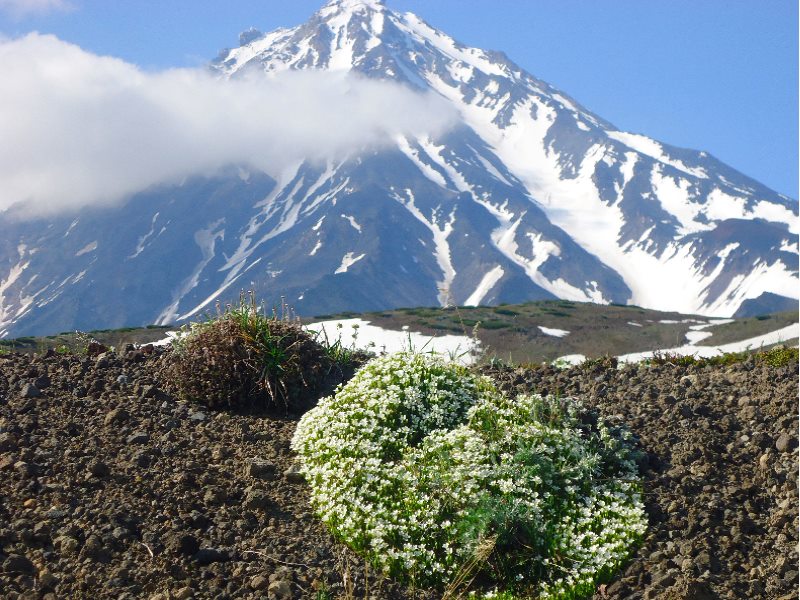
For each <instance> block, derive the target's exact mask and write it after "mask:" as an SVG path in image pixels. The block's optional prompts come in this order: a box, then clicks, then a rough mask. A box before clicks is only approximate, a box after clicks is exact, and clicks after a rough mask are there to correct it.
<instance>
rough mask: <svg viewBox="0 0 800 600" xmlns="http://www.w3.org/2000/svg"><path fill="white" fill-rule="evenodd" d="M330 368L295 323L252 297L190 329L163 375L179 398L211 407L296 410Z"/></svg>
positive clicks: (311, 396) (325, 357)
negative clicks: (262, 307) (269, 311)
mask: <svg viewBox="0 0 800 600" xmlns="http://www.w3.org/2000/svg"><path fill="white" fill-rule="evenodd" d="M331 364H332V361H331V359H330V358H329V357H328V355H327V354H326V352H325V349H324V348H323V347H322V346H321V345H320V344H319V343H318V342H317V341H315V340H314V339H313V338H312V337H311V336H310V335H309V334H308V333H306V332H305V331H304V330H303V328H302V326H301V325H300V324H299V323H298V322H297V321H294V320H291V319H290V318H284V316H283V315H282V316H280V317H279V316H278V315H276V314H274V313H273V315H272V316H267V315H265V314H264V312H263V311H262V310H260V309H259V307H258V305H257V303H256V300H255V296H254V295H253V294H252V293H251V294H250V295H249V297H245V296H244V295H242V297H241V298H240V300H239V304H238V305H229V306H227V307H225V309H224V310H221V311H219V314H218V315H217V316H216V317H213V318H210V319H208V320H207V321H206V322H202V323H195V324H192V325H191V326H190V327H189V328H188V331H187V332H186V335H184V336H183V337H182V338H180V340H179V341H178V342H177V343H176V344H175V345H174V351H173V353H172V355H171V357H170V361H169V365H168V367H167V370H168V373H169V376H170V377H169V378H170V380H171V381H173V382H174V383H173V385H174V387H175V388H176V391H177V392H178V394H179V395H180V396H181V397H182V398H185V399H187V400H190V401H195V402H201V403H203V404H205V405H207V406H209V407H211V408H224V407H234V406H243V405H262V406H266V407H271V408H278V407H279V408H284V409H298V408H301V407H303V406H305V405H306V404H308V403H310V402H311V401H313V400H315V399H316V397H317V392H318V390H319V388H320V387H321V386H322V384H323V382H324V380H325V378H326V376H327V374H328V373H329V371H330V367H331Z"/></svg>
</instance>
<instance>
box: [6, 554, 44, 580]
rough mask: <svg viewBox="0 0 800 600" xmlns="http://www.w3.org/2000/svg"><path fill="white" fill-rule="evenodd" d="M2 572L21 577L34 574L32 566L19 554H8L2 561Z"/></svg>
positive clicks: (34, 570)
mask: <svg viewBox="0 0 800 600" xmlns="http://www.w3.org/2000/svg"><path fill="white" fill-rule="evenodd" d="M3 572H5V573H15V574H22V575H33V574H34V573H35V572H36V567H35V566H34V564H33V563H32V562H31V561H30V559H28V558H27V557H25V556H22V555H20V554H9V555H8V557H6V559H5V560H4V561H3Z"/></svg>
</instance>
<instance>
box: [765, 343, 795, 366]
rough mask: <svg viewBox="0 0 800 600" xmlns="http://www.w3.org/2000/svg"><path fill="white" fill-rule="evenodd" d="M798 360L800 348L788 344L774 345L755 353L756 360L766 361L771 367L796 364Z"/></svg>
mask: <svg viewBox="0 0 800 600" xmlns="http://www.w3.org/2000/svg"><path fill="white" fill-rule="evenodd" d="M799 360H800V350H799V349H798V348H790V347H788V346H775V347H774V348H770V349H769V350H766V351H765V352H760V353H759V354H757V355H756V362H762V363H766V364H768V365H769V366H771V367H785V366H787V365H792V364H795V365H796V364H797V363H798V361H799Z"/></svg>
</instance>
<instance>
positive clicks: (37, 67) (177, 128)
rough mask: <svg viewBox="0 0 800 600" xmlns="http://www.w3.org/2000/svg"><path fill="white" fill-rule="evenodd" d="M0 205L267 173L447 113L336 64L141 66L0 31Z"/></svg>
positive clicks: (110, 197) (60, 205) (33, 209)
mask: <svg viewBox="0 0 800 600" xmlns="http://www.w3.org/2000/svg"><path fill="white" fill-rule="evenodd" d="M0 81H2V82H3V83H2V88H3V91H2V94H0V139H1V140H3V143H2V144H0V211H4V210H8V211H11V212H12V213H14V214H15V215H18V216H21V217H30V216H41V215H48V214H54V213H58V212H64V211H70V210H75V209H79V208H81V207H85V206H96V205H106V204H113V203H117V202H120V201H122V200H124V199H125V198H126V197H128V196H130V195H131V194H133V193H135V192H138V191H141V190H143V189H145V188H147V187H149V186H151V185H154V184H159V183H168V182H178V181H180V180H181V179H183V178H184V177H186V176H188V175H195V174H211V173H213V172H215V171H216V170H218V169H221V168H223V167H226V166H229V165H231V164H241V165H246V166H249V167H253V168H257V169H261V170H263V171H266V172H267V173H274V172H276V171H278V170H279V169H281V168H282V167H283V166H285V165H286V164H287V163H288V162H290V161H295V160H297V159H299V158H303V157H307V158H311V159H323V158H325V157H328V156H343V155H345V154H348V153H352V152H356V151H359V150H363V149H364V148H374V147H378V146H380V145H381V144H384V143H391V141H392V140H393V138H394V137H396V136H397V135H400V134H411V135H414V134H423V133H429V134H433V135H435V134H437V133H441V132H443V131H445V130H446V129H447V128H449V127H451V126H452V125H453V124H454V123H455V114H454V112H453V111H452V109H451V108H449V107H448V105H447V104H446V102H445V101H444V100H442V99H440V98H438V97H436V96H434V95H430V94H427V95H424V94H420V93H418V92H415V91H412V90H410V89H408V88H405V87H403V86H400V85H399V84H395V83H391V82H386V81H375V80H369V79H365V78H359V77H354V76H352V75H344V74H339V73H327V72H320V71H317V72H290V73H284V74H281V75H277V76H270V77H267V76H265V75H258V76H253V77H251V78H250V79H247V80H241V81H234V80H221V79H218V78H216V77H215V76H214V75H212V74H210V73H208V72H206V71H203V70H199V69H197V70H195V69H179V70H170V71H164V72H160V73H146V72H144V71H142V70H140V69H139V68H137V67H136V66H134V65H131V64H128V63H125V62H124V61H121V60H118V59H115V58H110V57H101V56H97V55H94V54H90V53H88V52H85V51H83V50H82V49H80V48H79V47H77V46H74V45H71V44H68V43H65V42H63V41H61V40H59V39H57V38H55V37H53V36H48V35H39V34H30V35H27V36H26V37H24V38H20V39H17V40H12V41H6V42H0Z"/></svg>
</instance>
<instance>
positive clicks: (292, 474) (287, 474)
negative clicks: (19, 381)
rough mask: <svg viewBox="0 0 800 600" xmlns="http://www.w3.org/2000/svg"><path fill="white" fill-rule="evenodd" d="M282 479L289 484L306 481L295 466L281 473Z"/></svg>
mask: <svg viewBox="0 0 800 600" xmlns="http://www.w3.org/2000/svg"><path fill="white" fill-rule="evenodd" d="M283 478H284V479H286V481H287V482H289V483H305V481H306V479H305V477H303V474H302V473H301V472H300V467H299V466H298V465H296V464H295V465H292V466H291V467H289V468H288V469H286V471H284V472H283Z"/></svg>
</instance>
